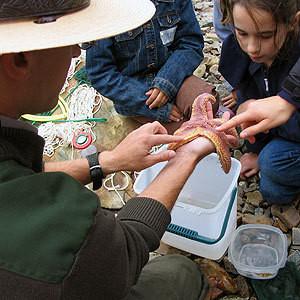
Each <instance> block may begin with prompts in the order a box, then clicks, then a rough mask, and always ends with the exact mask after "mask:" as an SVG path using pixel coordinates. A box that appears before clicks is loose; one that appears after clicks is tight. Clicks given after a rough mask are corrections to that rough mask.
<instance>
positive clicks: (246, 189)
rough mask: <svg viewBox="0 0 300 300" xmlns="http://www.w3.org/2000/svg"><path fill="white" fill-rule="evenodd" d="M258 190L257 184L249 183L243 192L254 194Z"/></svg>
mask: <svg viewBox="0 0 300 300" xmlns="http://www.w3.org/2000/svg"><path fill="white" fill-rule="evenodd" d="M257 189H258V184H257V183H256V182H251V183H250V184H249V186H248V187H247V188H245V192H246V193H248V192H254V191H256V190H257Z"/></svg>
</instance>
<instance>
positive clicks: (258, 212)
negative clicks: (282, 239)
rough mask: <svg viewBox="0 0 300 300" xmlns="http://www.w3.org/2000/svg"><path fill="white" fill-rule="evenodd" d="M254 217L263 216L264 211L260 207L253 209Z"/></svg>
mask: <svg viewBox="0 0 300 300" xmlns="http://www.w3.org/2000/svg"><path fill="white" fill-rule="evenodd" d="M254 215H255V216H262V215H264V209H263V208H262V207H257V208H255V211H254Z"/></svg>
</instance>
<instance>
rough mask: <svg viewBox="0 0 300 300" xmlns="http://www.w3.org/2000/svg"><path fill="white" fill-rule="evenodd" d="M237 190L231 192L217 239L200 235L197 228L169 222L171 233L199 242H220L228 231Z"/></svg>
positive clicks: (168, 229) (168, 228)
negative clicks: (193, 228)
mask: <svg viewBox="0 0 300 300" xmlns="http://www.w3.org/2000/svg"><path fill="white" fill-rule="evenodd" d="M236 192H237V188H236V187H235V188H234V189H233V191H232V193H231V197H230V202H229V205H228V208H227V211H226V214H225V218H224V222H223V226H222V229H221V233H220V235H219V237H217V238H216V239H212V238H209V237H206V236H203V235H199V234H198V232H197V231H195V230H192V229H188V228H186V227H182V226H179V225H176V224H172V223H171V224H169V226H168V227H167V231H168V232H171V233H174V234H177V235H180V236H182V237H185V238H188V239H191V240H194V241H197V242H201V243H205V244H210V245H212V244H216V243H217V242H219V241H220V240H221V239H222V238H223V236H224V234H225V232H226V228H227V225H228V220H229V216H230V213H231V210H232V207H233V203H234V200H235V196H236Z"/></svg>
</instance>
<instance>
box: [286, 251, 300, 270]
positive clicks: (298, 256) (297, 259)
mask: <svg viewBox="0 0 300 300" xmlns="http://www.w3.org/2000/svg"><path fill="white" fill-rule="evenodd" d="M288 261H290V262H293V263H294V264H295V265H296V266H297V269H298V270H299V271H300V251H299V250H296V251H293V253H291V254H290V255H289V257H288Z"/></svg>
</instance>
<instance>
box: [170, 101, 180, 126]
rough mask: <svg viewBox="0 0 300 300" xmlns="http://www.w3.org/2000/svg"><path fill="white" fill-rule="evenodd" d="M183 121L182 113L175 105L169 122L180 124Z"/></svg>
mask: <svg viewBox="0 0 300 300" xmlns="http://www.w3.org/2000/svg"><path fill="white" fill-rule="evenodd" d="M181 120H183V115H182V112H181V111H180V110H179V108H178V107H177V106H176V105H175V104H174V105H173V107H172V110H171V112H170V115H169V122H180V121H181Z"/></svg>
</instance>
